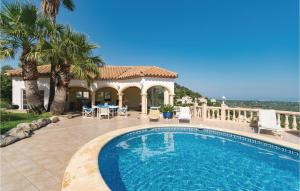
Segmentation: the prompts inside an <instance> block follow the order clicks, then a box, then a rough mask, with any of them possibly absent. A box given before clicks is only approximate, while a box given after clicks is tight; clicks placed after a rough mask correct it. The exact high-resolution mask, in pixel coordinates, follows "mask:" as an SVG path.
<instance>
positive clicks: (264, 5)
mask: <svg viewBox="0 0 300 191" xmlns="http://www.w3.org/2000/svg"><path fill="white" fill-rule="evenodd" d="M36 2H39V1H36ZM74 2H75V5H76V9H75V11H74V12H69V11H67V10H66V9H64V8H61V9H60V13H59V16H58V19H57V21H58V22H59V23H64V24H69V25H71V26H72V27H73V28H74V29H75V30H76V31H80V32H83V33H85V34H87V35H88V36H89V39H90V40H91V41H92V42H94V43H96V44H98V45H99V46H100V48H99V49H97V50H96V51H95V54H98V55H100V56H101V57H102V58H103V59H104V60H105V61H106V62H107V63H108V64H111V65H156V66H160V67H164V68H167V69H170V70H173V71H175V72H177V73H178V74H179V78H178V80H177V82H178V83H180V84H182V85H185V86H187V87H189V88H191V89H193V90H196V91H199V92H200V93H202V94H204V95H206V96H209V97H214V98H216V99H219V98H220V97H221V96H223V95H225V96H226V97H227V98H228V99H268V100H270V99H271V100H290V99H293V100H299V63H298V59H299V46H298V42H299V39H298V38H299V37H298V32H299V24H298V23H299V18H298V17H299V2H298V1H297V0H226V1H225V0H151V1H150V0H126V1H124V0H98V1H96V0H94V1H91V0H90V1H80V0H75V1H74ZM5 62H7V61H5Z"/></svg>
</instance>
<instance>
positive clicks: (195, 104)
mask: <svg viewBox="0 0 300 191" xmlns="http://www.w3.org/2000/svg"><path fill="white" fill-rule="evenodd" d="M197 106H198V103H197V102H196V101H195V102H194V106H193V116H194V117H195V118H196V117H197Z"/></svg>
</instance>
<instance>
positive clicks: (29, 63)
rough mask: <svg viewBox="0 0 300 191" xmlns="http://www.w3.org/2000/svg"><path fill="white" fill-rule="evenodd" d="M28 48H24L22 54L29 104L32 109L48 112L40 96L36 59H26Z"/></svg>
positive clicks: (23, 74) (37, 111)
mask: <svg viewBox="0 0 300 191" xmlns="http://www.w3.org/2000/svg"><path fill="white" fill-rule="evenodd" d="M27 50H28V49H26V48H24V49H23V53H22V56H21V63H22V76H23V80H24V82H25V94H26V98H27V105H28V108H29V110H30V111H32V112H34V113H38V114H41V113H44V112H46V110H45V107H44V105H43V102H42V98H41V96H40V93H39V89H38V85H37V79H38V71H37V64H36V61H34V60H27V59H25V55H26V54H27V52H28V51H27Z"/></svg>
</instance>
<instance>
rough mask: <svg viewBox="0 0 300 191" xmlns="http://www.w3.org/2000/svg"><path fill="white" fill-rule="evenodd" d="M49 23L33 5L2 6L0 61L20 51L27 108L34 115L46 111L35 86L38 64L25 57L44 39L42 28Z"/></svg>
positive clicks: (34, 60)
mask: <svg viewBox="0 0 300 191" xmlns="http://www.w3.org/2000/svg"><path fill="white" fill-rule="evenodd" d="M50 22H51V21H50V19H47V18H46V17H42V16H41V15H39V14H38V11H37V8H36V7H35V6H34V5H32V4H21V3H11V4H3V6H2V9H1V11H0V32H1V37H0V58H1V59H4V58H14V56H15V55H16V54H17V52H18V51H19V50H21V56H20V63H21V67H22V77H23V80H24V82H25V93H26V98H27V102H28V107H29V109H30V110H31V111H33V112H35V113H42V112H45V108H44V105H43V102H42V98H41V96H40V94H39V90H38V85H37V79H38V77H39V76H38V71H37V61H36V59H35V57H30V58H29V57H28V55H29V54H30V53H31V52H32V51H33V50H34V49H35V47H36V44H37V42H38V41H39V40H40V39H42V38H44V35H45V32H46V31H47V30H45V27H46V26H48V25H49V23H50Z"/></svg>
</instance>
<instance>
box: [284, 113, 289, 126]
mask: <svg viewBox="0 0 300 191" xmlns="http://www.w3.org/2000/svg"><path fill="white" fill-rule="evenodd" d="M284 128H286V129H288V128H289V115H287V114H285V121H284Z"/></svg>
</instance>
